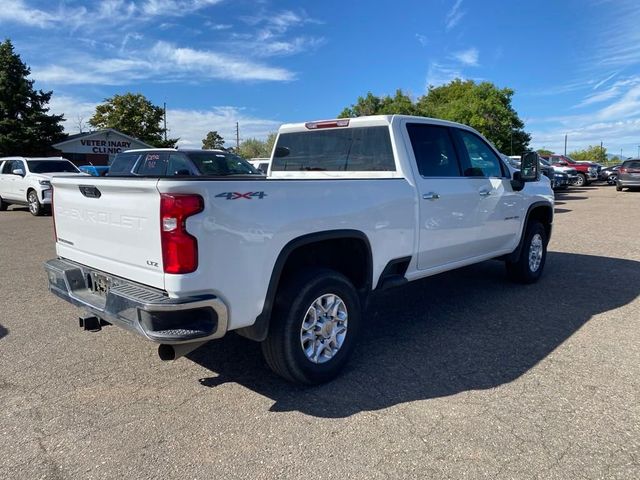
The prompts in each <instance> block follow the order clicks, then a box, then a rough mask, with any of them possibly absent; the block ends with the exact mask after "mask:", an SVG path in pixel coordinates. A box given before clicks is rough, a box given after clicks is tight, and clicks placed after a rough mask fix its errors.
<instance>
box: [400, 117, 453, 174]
mask: <svg viewBox="0 0 640 480" xmlns="http://www.w3.org/2000/svg"><path fill="white" fill-rule="evenodd" d="M407 132H408V133H409V139H410V140H411V147H412V148H413V154H414V155H415V157H416V163H417V165H418V171H419V172H420V175H422V176H423V177H459V176H460V165H459V163H458V156H457V155H456V151H455V149H454V147H453V142H452V140H451V136H450V134H449V129H448V128H447V127H440V126H436V125H427V124H424V123H409V124H407Z"/></svg>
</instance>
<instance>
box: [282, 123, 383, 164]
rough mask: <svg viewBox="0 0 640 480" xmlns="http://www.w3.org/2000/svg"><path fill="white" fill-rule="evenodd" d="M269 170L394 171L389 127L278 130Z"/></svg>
mask: <svg viewBox="0 0 640 480" xmlns="http://www.w3.org/2000/svg"><path fill="white" fill-rule="evenodd" d="M271 171H272V172H273V171H292V172H295V171H328V172H395V171H396V165H395V160H394V156H393V150H392V147H391V137H390V133H389V127H388V126H370V127H350V128H330V129H326V130H323V129H318V130H310V131H306V132H305V131H302V132H291V133H282V134H280V135H279V137H278V142H277V144H276V148H275V150H274V158H273V162H272V165H271Z"/></svg>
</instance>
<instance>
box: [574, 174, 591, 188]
mask: <svg viewBox="0 0 640 480" xmlns="http://www.w3.org/2000/svg"><path fill="white" fill-rule="evenodd" d="M574 185H575V186H576V187H584V186H586V185H589V183H588V182H587V176H586V175H585V174H584V173H579V174H578V178H577V179H576V183H575V184H574Z"/></svg>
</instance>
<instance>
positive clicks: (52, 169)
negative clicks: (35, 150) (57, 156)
mask: <svg viewBox="0 0 640 480" xmlns="http://www.w3.org/2000/svg"><path fill="white" fill-rule="evenodd" d="M27 165H29V171H30V172H31V173H56V172H68V173H78V172H79V170H78V169H77V168H76V166H75V165H74V164H73V163H71V162H70V161H69V160H27Z"/></svg>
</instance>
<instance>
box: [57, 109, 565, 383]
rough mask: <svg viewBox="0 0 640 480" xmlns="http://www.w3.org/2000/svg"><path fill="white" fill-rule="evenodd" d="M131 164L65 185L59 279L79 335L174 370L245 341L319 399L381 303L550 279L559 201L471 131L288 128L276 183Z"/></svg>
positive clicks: (165, 164) (533, 157) (139, 157)
mask: <svg viewBox="0 0 640 480" xmlns="http://www.w3.org/2000/svg"><path fill="white" fill-rule="evenodd" d="M128 155H130V157H127V158H129V160H128V161H129V163H127V162H125V164H127V165H129V166H127V167H126V168H118V169H116V171H115V172H113V170H112V172H111V173H110V175H109V176H107V177H104V178H100V177H98V178H96V177H90V178H82V179H80V178H71V177H69V178H63V177H56V178H54V179H53V185H54V225H55V231H56V239H57V243H56V248H57V255H58V258H56V259H53V260H50V261H48V262H47V263H46V264H45V268H46V271H47V272H48V276H49V286H50V290H51V292H53V293H54V294H56V295H58V296H60V297H61V298H63V299H65V300H67V301H69V302H71V303H73V304H75V305H77V306H79V307H82V308H83V309H85V310H87V311H88V312H87V314H86V315H85V316H83V317H81V319H80V323H81V326H82V325H84V328H85V329H89V330H99V329H100V326H101V325H105V324H116V325H119V326H121V327H125V328H127V329H129V330H132V331H134V332H137V333H139V334H141V335H142V336H144V337H146V338H147V339H149V340H152V341H154V342H157V343H159V344H160V347H159V354H160V357H161V358H162V359H175V358H177V357H179V356H181V355H184V354H187V353H189V352H190V351H191V350H193V349H195V348H197V347H198V346H200V345H202V344H203V343H205V342H207V341H209V340H211V339H215V338H219V337H222V336H223V335H225V334H226V333H228V332H230V331H232V330H233V331H236V332H238V333H240V334H242V335H244V336H246V337H248V338H251V339H254V340H256V341H260V342H262V346H263V352H264V356H265V358H266V361H267V363H268V364H269V366H270V367H271V368H272V369H273V370H274V371H275V372H277V373H278V374H280V375H281V376H283V377H285V378H286V379H288V380H291V381H294V382H301V383H319V382H323V381H327V380H329V379H331V378H332V377H334V376H335V375H336V374H337V373H338V372H339V370H340V369H341V368H342V367H343V365H344V364H345V362H346V361H347V359H348V357H349V355H350V353H351V352H352V350H353V347H354V345H355V342H356V339H357V337H358V331H359V330H360V328H363V327H364V323H365V322H366V317H363V315H362V312H363V310H364V309H365V308H366V305H367V299H368V298H369V297H370V295H371V294H372V292H374V291H376V290H381V289H385V288H389V287H395V286H400V285H402V284H404V283H406V282H407V281H412V280H417V279H419V278H423V277H426V276H429V275H434V274H437V273H440V272H444V271H446V270H451V269H454V268H458V267H462V266H465V265H469V264H472V263H476V262H481V261H484V260H488V259H496V258H497V259H500V260H503V261H504V262H505V263H506V267H507V268H506V271H507V274H508V275H509V276H510V277H511V278H512V279H513V280H515V281H519V282H522V283H530V282H534V281H536V280H537V279H538V278H539V277H540V275H541V273H542V270H543V267H544V264H545V258H546V247H547V243H548V241H549V237H550V235H551V227H552V222H553V193H552V190H551V188H550V185H549V181H548V179H546V178H545V177H542V178H541V177H540V174H539V171H538V168H539V163H538V156H537V154H535V153H533V152H532V153H529V154H525V155H523V158H522V165H521V170H520V171H514V170H513V169H512V168H511V167H510V166H508V165H507V164H506V162H504V161H502V159H501V158H500V155H499V154H498V152H497V151H496V150H495V149H494V148H493V147H492V146H491V145H490V144H489V142H487V141H486V140H485V139H484V138H483V137H482V136H481V135H479V134H478V133H477V132H476V131H474V130H473V129H471V128H469V127H466V126H464V125H460V124H456V123H451V122H445V121H440V120H434V119H429V118H422V117H410V116H400V115H394V116H372V117H360V118H352V119H339V120H331V121H320V122H308V123H301V124H290V125H283V126H282V127H281V128H280V130H279V133H278V138H277V141H276V145H275V147H274V150H273V154H272V159H271V163H270V166H269V172H268V175H267V176H266V177H265V176H263V175H251V174H233V173H228V174H217V175H213V174H206V171H207V170H206V169H207V168H208V167H207V165H209V164H208V163H207V161H206V160H203V158H205V159H206V158H207V156H206V155H205V154H201V156H200V157H198V156H197V155H196V154H195V153H193V154H190V153H189V152H183V151H181V150H142V151H133V152H129V153H128ZM115 163H116V162H114V165H115ZM175 165H179V167H175ZM129 167H131V168H129ZM134 167H135V168H134ZM114 175H115V176H114Z"/></svg>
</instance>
